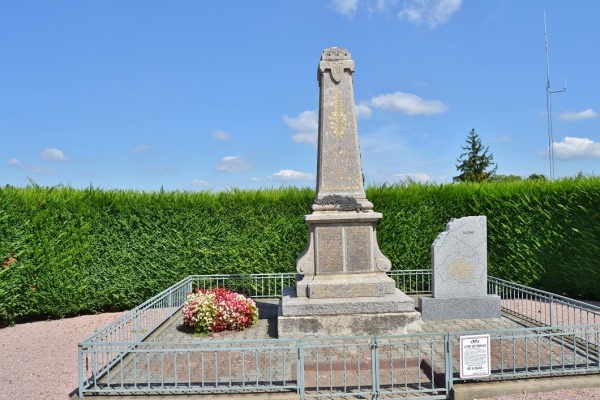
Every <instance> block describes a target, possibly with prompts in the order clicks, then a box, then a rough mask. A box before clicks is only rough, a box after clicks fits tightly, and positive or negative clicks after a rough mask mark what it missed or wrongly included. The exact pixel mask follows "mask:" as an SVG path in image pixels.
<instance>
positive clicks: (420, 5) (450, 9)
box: [398, 0, 462, 29]
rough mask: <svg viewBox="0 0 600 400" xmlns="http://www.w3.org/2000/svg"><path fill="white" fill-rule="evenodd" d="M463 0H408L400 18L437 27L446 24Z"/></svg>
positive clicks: (399, 14)
mask: <svg viewBox="0 0 600 400" xmlns="http://www.w3.org/2000/svg"><path fill="white" fill-rule="evenodd" d="M461 3H462V0H407V1H405V2H404V3H403V5H402V9H401V10H400V12H399V13H398V18H399V19H400V20H408V21H410V22H412V23H415V24H417V25H420V24H423V23H425V24H427V25H428V26H429V27H430V28H432V29H433V28H436V27H437V26H439V25H443V24H445V23H446V22H447V21H448V20H449V19H450V17H451V16H452V14H454V13H455V12H457V11H458V10H459V9H460V6H461Z"/></svg>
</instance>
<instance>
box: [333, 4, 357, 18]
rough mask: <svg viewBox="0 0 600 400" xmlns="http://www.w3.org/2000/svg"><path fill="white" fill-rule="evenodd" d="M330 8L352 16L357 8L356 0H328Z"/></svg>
mask: <svg viewBox="0 0 600 400" xmlns="http://www.w3.org/2000/svg"><path fill="white" fill-rule="evenodd" d="M330 4H331V8H333V10H334V11H335V12H337V13H339V14H342V15H345V16H347V17H352V16H353V15H354V14H355V13H356V10H357V9H358V0H330Z"/></svg>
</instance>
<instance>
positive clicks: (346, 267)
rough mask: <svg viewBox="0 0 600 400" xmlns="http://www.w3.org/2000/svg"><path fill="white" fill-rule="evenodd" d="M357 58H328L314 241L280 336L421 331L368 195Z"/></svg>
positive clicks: (284, 310)
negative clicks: (381, 240)
mask: <svg viewBox="0 0 600 400" xmlns="http://www.w3.org/2000/svg"><path fill="white" fill-rule="evenodd" d="M353 73H354V61H353V60H352V58H351V57H350V53H349V52H348V51H347V50H345V49H341V48H337V47H332V48H329V49H325V50H324V51H323V54H322V55H321V60H320V62H319V67H318V70H317V78H318V82H319V89H320V93H319V94H320V96H319V138H318V157H317V183H316V196H315V199H314V203H313V204H312V213H311V214H309V215H306V216H305V217H304V219H305V221H306V222H307V224H308V244H307V246H306V249H305V250H304V252H303V253H302V254H301V255H300V256H299V257H298V258H297V260H296V270H297V276H296V286H294V287H289V288H286V289H284V292H283V295H282V298H281V300H280V302H279V309H278V321H277V325H278V336H279V337H280V338H298V337H319V336H358V335H392V334H402V333H412V332H418V331H420V329H421V315H420V313H418V312H417V311H415V308H414V301H413V299H411V298H410V297H409V296H407V295H406V294H405V293H403V292H401V291H400V290H398V289H396V285H395V282H394V280H393V279H392V278H390V277H388V276H387V274H386V272H387V271H389V270H390V268H391V262H390V261H389V260H388V258H387V257H386V256H385V255H383V254H382V252H381V250H380V249H379V246H378V244H377V237H376V229H375V228H376V227H375V225H376V223H377V221H378V220H379V219H381V218H382V214H381V213H378V212H374V211H373V204H372V203H371V202H369V201H368V200H367V197H366V194H365V190H364V185H363V175H362V167H361V159H360V148H359V142H358V132H357V125H356V106H355V103H354V89H353Z"/></svg>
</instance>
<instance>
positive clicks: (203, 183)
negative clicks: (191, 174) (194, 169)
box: [185, 179, 208, 186]
mask: <svg viewBox="0 0 600 400" xmlns="http://www.w3.org/2000/svg"><path fill="white" fill-rule="evenodd" d="M185 184H186V185H187V186H208V182H206V181H203V180H202V179H193V180H191V181H189V182H186V183H185Z"/></svg>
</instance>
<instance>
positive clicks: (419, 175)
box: [394, 172, 431, 183]
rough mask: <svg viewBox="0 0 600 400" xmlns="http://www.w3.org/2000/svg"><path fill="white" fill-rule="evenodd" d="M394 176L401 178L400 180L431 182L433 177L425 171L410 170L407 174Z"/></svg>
mask: <svg viewBox="0 0 600 400" xmlns="http://www.w3.org/2000/svg"><path fill="white" fill-rule="evenodd" d="M394 178H396V179H398V180H400V181H403V182H405V181H413V182H423V183H426V182H429V181H431V178H430V177H429V175H427V174H425V173H423V172H408V173H405V174H396V175H394Z"/></svg>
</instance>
